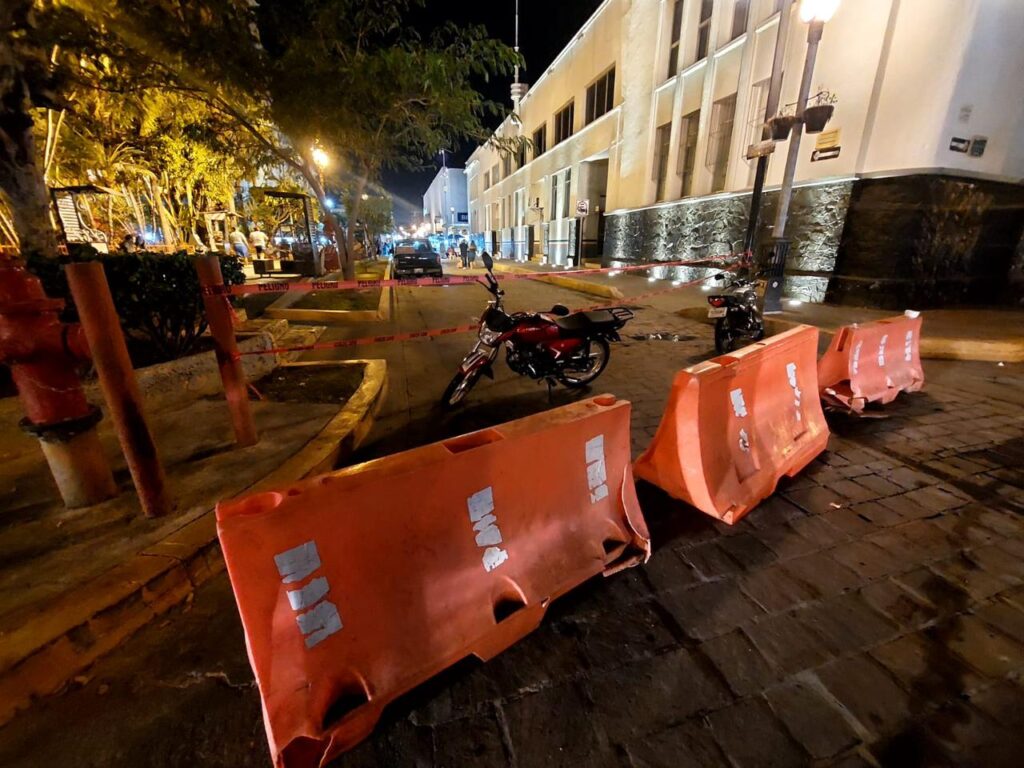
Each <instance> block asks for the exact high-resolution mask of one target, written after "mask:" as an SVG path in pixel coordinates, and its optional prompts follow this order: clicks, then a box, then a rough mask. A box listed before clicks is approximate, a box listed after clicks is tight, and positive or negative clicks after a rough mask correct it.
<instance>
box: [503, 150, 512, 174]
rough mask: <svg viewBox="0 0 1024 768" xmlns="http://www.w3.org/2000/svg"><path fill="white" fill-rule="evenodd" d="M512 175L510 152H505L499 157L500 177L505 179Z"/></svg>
mask: <svg viewBox="0 0 1024 768" xmlns="http://www.w3.org/2000/svg"><path fill="white" fill-rule="evenodd" d="M511 175H512V154H511V153H509V152H506V153H505V154H504V155H502V157H501V178H503V179H507V178H508V177H509V176H511Z"/></svg>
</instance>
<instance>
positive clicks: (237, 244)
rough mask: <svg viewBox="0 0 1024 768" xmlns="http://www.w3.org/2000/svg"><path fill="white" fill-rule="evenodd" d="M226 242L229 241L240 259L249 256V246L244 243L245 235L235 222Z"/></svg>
mask: <svg viewBox="0 0 1024 768" xmlns="http://www.w3.org/2000/svg"><path fill="white" fill-rule="evenodd" d="M228 242H229V243H231V250H233V251H234V252H235V255H236V256H238V257H239V258H242V259H247V258H249V246H248V245H246V242H245V235H244V234H243V233H242V230H240V229H239V228H238V225H237V224H236V225H235V228H234V229H233V230H231V234H229V235H228Z"/></svg>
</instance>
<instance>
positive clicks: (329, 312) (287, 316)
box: [263, 262, 394, 323]
mask: <svg viewBox="0 0 1024 768" xmlns="http://www.w3.org/2000/svg"><path fill="white" fill-rule="evenodd" d="M391 267H392V263H391V262H388V264H387V266H386V267H385V268H384V279H385V280H387V279H389V278H390V277H391ZM308 279H309V280H312V279H313V278H308ZM393 292H394V288H391V287H390V286H389V287H385V288H381V289H380V299H379V300H378V302H377V309H292V305H293V304H296V303H298V302H299V301H302V297H303V296H305V295H306V294H305V293H286V294H284V295H283V296H281V298H279V299H278V300H277V301H275V302H274V303H273V304H271V305H270V306H269V307H267V308H266V310H265V311H264V312H263V316H264V317H269V318H271V319H274V320H288V321H291V322H298V323H374V322H378V321H381V320H383V321H387V320H390V319H391V304H392V301H391V297H392V294H393Z"/></svg>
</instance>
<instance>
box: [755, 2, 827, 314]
mask: <svg viewBox="0 0 1024 768" xmlns="http://www.w3.org/2000/svg"><path fill="white" fill-rule="evenodd" d="M838 8H839V0H801V2H800V20H801V21H802V22H804V23H805V24H807V56H806V58H805V59H804V72H803V76H802V78H801V80H800V95H799V96H798V97H797V103H796V115H797V118H798V120H797V123H796V125H794V126H793V133H792V135H791V137H790V139H789V152H788V154H787V155H786V170H785V172H784V173H783V175H782V188H781V189H780V190H779V207H778V209H777V211H776V214H775V227H774V229H773V230H772V237H773V238H774V240H775V247H774V248H773V250H772V256H771V262H770V264H769V269H768V284H767V286H766V287H765V291H764V312H765V313H766V314H773V313H776V312H781V311H782V280H783V275H784V273H785V270H786V256H787V254H788V253H789V241H788V240H786V239H785V237H786V222H787V220H788V218H789V204H790V202H791V200H792V199H793V179H794V177H795V176H796V161H797V157H798V155H799V154H800V137H801V136H802V135H803V130H804V125H803V117H804V110H805V109H806V108H807V99H808V97H809V96H810V93H811V77H813V75H814V61H815V59H816V58H817V56H818V43H819V42H821V33H822V31H823V30H824V28H825V22H826V21H828V20H829V19H831V18H832V16H833V15H834V14H835V12H836V10H837V9H838ZM784 12H785V11H784Z"/></svg>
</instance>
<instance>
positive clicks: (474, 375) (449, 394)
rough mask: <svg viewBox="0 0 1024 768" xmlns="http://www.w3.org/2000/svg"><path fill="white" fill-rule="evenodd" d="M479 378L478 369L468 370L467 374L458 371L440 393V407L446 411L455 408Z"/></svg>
mask: <svg viewBox="0 0 1024 768" xmlns="http://www.w3.org/2000/svg"><path fill="white" fill-rule="evenodd" d="M479 378H480V369H479V368H477V369H475V370H472V371H470V372H469V373H468V374H467V373H463V372H462V371H459V372H458V373H456V374H455V376H454V377H453V378H452V380H451V381H450V382H449V383H448V386H447V388H446V389H445V391H444V394H443V395H441V407H442V408H444V409H445V410H447V411H450V410H452V409H453V408H457V407H458V406H459V405H460V404H461V403H462V401H463V400H464V399H465V398H466V395H468V394H469V392H470V390H471V389H473V387H474V386H475V385H476V382H477V381H478V380H479Z"/></svg>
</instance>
